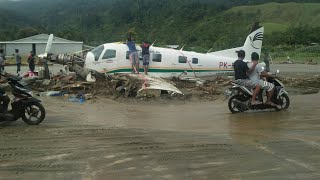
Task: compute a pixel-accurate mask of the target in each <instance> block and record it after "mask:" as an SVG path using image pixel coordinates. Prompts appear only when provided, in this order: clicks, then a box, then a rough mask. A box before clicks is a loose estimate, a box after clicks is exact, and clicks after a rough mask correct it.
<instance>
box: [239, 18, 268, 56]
mask: <svg viewBox="0 0 320 180" xmlns="http://www.w3.org/2000/svg"><path fill="white" fill-rule="evenodd" d="M263 33H264V27H262V26H259V23H255V24H254V26H253V27H252V28H251V31H250V34H249V36H248V37H247V39H246V42H245V43H244V45H243V47H242V50H244V51H245V52H246V57H245V60H251V54H252V53H253V52H256V53H258V54H259V56H260V55H261V49H262V40H263Z"/></svg>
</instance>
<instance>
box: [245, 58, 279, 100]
mask: <svg viewBox="0 0 320 180" xmlns="http://www.w3.org/2000/svg"><path fill="white" fill-rule="evenodd" d="M259 59H260V57H259V54H258V53H256V52H253V53H252V54H251V60H252V61H251V63H250V64H248V66H251V67H253V66H254V67H255V68H254V70H253V71H252V72H251V73H250V74H249V78H250V80H251V81H253V82H254V83H255V84H257V85H259V86H260V87H261V88H262V89H264V90H266V91H267V100H266V102H265V104H267V105H270V106H276V105H275V104H274V103H272V102H271V98H272V96H273V92H274V84H272V83H269V82H267V81H263V80H262V79H261V78H260V77H270V78H274V77H273V76H272V75H270V74H268V73H267V71H266V69H265V68H264V66H263V65H262V64H259Z"/></svg>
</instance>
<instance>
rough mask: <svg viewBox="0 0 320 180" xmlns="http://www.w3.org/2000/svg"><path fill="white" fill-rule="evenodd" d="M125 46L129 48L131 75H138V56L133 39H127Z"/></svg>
mask: <svg viewBox="0 0 320 180" xmlns="http://www.w3.org/2000/svg"><path fill="white" fill-rule="evenodd" d="M127 46H128V48H129V58H130V61H131V65H132V73H135V72H136V73H137V74H139V56H138V51H137V48H136V43H135V42H134V39H133V37H131V36H129V37H128V41H127Z"/></svg>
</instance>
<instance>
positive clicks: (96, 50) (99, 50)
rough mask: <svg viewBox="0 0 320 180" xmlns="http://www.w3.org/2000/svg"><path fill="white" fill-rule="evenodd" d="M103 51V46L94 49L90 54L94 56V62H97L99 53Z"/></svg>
mask: <svg viewBox="0 0 320 180" xmlns="http://www.w3.org/2000/svg"><path fill="white" fill-rule="evenodd" d="M103 49H104V46H103V45H101V46H98V47H96V48H94V49H93V50H92V51H91V52H92V54H93V55H94V60H95V61H98V60H99V57H100V56H101V53H102V51H103Z"/></svg>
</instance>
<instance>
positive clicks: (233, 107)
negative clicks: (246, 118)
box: [228, 95, 244, 113]
mask: <svg viewBox="0 0 320 180" xmlns="http://www.w3.org/2000/svg"><path fill="white" fill-rule="evenodd" d="M234 99H237V100H239V99H240V96H238V95H234V96H232V97H231V98H230V99H229V101H228V108H229V110H230V111H231V112H232V113H240V112H244V111H243V110H241V109H239V108H237V107H236V105H235V104H234V102H233V100H234Z"/></svg>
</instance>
